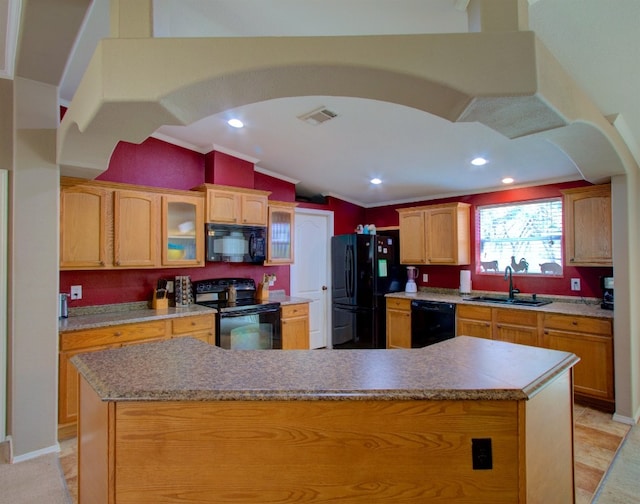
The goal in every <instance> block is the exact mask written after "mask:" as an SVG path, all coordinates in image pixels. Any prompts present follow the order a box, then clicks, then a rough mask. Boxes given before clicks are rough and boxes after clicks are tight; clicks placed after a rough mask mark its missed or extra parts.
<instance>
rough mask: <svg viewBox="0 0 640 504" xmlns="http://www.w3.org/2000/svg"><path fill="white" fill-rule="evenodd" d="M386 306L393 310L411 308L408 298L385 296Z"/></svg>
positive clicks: (408, 309)
mask: <svg viewBox="0 0 640 504" xmlns="http://www.w3.org/2000/svg"><path fill="white" fill-rule="evenodd" d="M387 308H391V309H394V310H407V311H410V310H411V300H410V299H400V298H387Z"/></svg>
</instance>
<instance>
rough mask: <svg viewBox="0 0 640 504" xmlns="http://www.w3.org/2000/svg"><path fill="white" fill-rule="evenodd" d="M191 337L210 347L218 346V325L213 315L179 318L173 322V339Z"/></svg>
mask: <svg viewBox="0 0 640 504" xmlns="http://www.w3.org/2000/svg"><path fill="white" fill-rule="evenodd" d="M184 336H191V337H192V338H196V339H199V340H201V341H204V342H205V343H209V344H210V345H215V344H216V324H215V316H213V315H196V316H194V317H179V318H175V319H172V320H171V337H172V338H180V337H184Z"/></svg>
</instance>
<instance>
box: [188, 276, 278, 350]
mask: <svg viewBox="0 0 640 504" xmlns="http://www.w3.org/2000/svg"><path fill="white" fill-rule="evenodd" d="M193 290H194V293H195V302H196V304H199V305H203V306H208V307H210V308H215V309H216V310H218V313H217V315H216V345H217V346H219V347H222V348H226V349H229V350H275V349H280V348H282V336H281V330H280V303H277V302H273V301H263V300H260V299H255V295H256V283H255V281H254V280H253V279H252V278H214V279H210V280H199V281H197V282H193ZM234 298H235V301H233V299H234Z"/></svg>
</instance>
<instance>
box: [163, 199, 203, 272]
mask: <svg viewBox="0 0 640 504" xmlns="http://www.w3.org/2000/svg"><path fill="white" fill-rule="evenodd" d="M162 265H163V266H173V267H184V266H203V265H204V198H203V197H202V195H201V194H194V195H193V196H186V195H184V196H179V195H173V194H172V195H165V196H162Z"/></svg>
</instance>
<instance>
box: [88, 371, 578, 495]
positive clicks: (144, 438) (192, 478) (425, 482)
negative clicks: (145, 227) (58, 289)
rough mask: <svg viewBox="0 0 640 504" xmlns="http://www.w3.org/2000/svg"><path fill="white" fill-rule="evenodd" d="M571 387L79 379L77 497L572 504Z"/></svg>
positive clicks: (567, 382) (565, 383)
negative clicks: (374, 391)
mask: <svg viewBox="0 0 640 504" xmlns="http://www.w3.org/2000/svg"><path fill="white" fill-rule="evenodd" d="M571 379H572V375H571V368H568V369H565V370H564V371H562V372H561V373H560V374H558V375H557V376H556V377H554V378H553V380H552V381H549V382H548V383H546V384H545V385H544V386H543V387H541V388H540V390H539V391H537V392H536V393H535V395H533V396H532V397H530V398H529V399H528V400H370V399H363V400H331V399H329V400H325V399H318V400H306V401H305V400H264V401H261V400H246V401H242V400H228V401H225V400H222V401H128V400H127V401H117V400H112V401H109V400H107V401H105V400H103V399H101V398H100V397H99V396H98V394H97V393H96V392H95V390H94V389H93V388H92V387H91V385H89V383H88V382H87V381H86V380H85V379H84V378H81V384H80V401H79V404H80V423H79V438H78V439H79V496H80V503H81V504H87V503H91V504H103V503H105V504H145V503H149V504H163V503H181V504H185V503H215V504H224V503H260V504H268V503H285V502H291V503H293V502H295V503H314V502H316V503H320V502H322V503H345V504H346V503H362V504H364V503H367V504H371V503H377V502H385V503H386V502H389V503H424V502H441V503H467V504H468V503H478V504H481V503H482V504H487V503H492V504H500V503H504V504H514V503H520V504H524V503H528V504H532V503H551V502H553V503H560V504H562V503H572V502H574V482H573V434H572V433H573V427H572V426H573V419H572V414H573V412H572V383H571ZM477 439H485V440H486V439H489V440H490V445H491V457H490V458H491V460H488V457H489V455H488V454H487V453H486V452H484V453H482V450H480V451H481V453H478V454H477V457H476V458H478V459H480V460H479V461H480V462H481V463H482V462H484V463H489V462H490V465H491V468H490V469H474V468H473V458H474V457H473V454H472V451H473V450H472V446H473V445H474V440H477Z"/></svg>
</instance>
